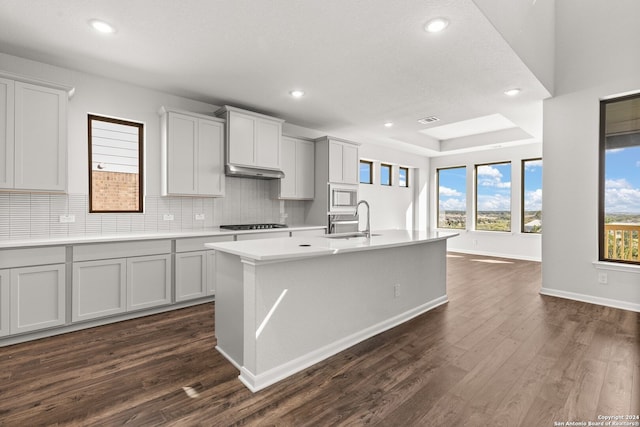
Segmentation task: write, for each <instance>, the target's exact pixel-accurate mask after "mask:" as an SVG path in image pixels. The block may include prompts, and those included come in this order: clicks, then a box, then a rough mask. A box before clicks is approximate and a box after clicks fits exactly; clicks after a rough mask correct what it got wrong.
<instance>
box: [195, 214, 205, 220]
mask: <svg viewBox="0 0 640 427" xmlns="http://www.w3.org/2000/svg"><path fill="white" fill-rule="evenodd" d="M196 221H204V214H203V213H199V214H196Z"/></svg>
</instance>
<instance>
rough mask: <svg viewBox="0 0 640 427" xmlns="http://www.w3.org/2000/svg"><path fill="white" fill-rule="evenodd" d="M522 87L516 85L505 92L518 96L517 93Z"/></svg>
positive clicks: (508, 94)
mask: <svg viewBox="0 0 640 427" xmlns="http://www.w3.org/2000/svg"><path fill="white" fill-rule="evenodd" d="M521 90H522V89H520V88H517V87H514V88H513V89H507V90H505V91H504V94H505V95H507V96H516V95H517V94H519V93H520V91H521Z"/></svg>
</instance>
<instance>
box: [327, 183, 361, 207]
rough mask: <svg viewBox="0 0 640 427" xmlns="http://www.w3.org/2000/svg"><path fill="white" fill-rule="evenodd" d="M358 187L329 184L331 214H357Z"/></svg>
mask: <svg viewBox="0 0 640 427" xmlns="http://www.w3.org/2000/svg"><path fill="white" fill-rule="evenodd" d="M357 205H358V186H357V185H344V184H340V185H337V184H329V214H355V212H356V206H357Z"/></svg>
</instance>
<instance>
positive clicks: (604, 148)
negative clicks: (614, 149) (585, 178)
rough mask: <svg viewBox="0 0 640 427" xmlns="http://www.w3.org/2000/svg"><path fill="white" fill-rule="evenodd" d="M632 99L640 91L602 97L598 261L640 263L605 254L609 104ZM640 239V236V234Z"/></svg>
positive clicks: (599, 150) (599, 145)
mask: <svg viewBox="0 0 640 427" xmlns="http://www.w3.org/2000/svg"><path fill="white" fill-rule="evenodd" d="M631 99H640V92H636V93H632V94H628V95H622V96H616V97H611V98H606V99H600V120H599V126H600V128H599V132H598V139H599V141H598V261H601V262H607V263H614V264H627V265H634V266H638V265H640V261H634V260H625V259H615V258H608V257H606V256H605V255H606V254H605V244H604V237H605V221H606V211H605V207H606V206H605V198H606V153H607V141H606V119H607V106H608V105H609V104H613V103H616V102H624V101H628V100H631ZM639 239H640V236H639Z"/></svg>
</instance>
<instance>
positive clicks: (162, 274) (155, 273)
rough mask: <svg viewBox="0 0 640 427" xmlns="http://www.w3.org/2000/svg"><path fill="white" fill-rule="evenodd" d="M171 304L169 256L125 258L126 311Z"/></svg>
mask: <svg viewBox="0 0 640 427" xmlns="http://www.w3.org/2000/svg"><path fill="white" fill-rule="evenodd" d="M170 303H171V255H169V254H168V255H152V256H146V257H135V258H127V310H140V309H143V308H149V307H156V306H159V305H165V304H170Z"/></svg>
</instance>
